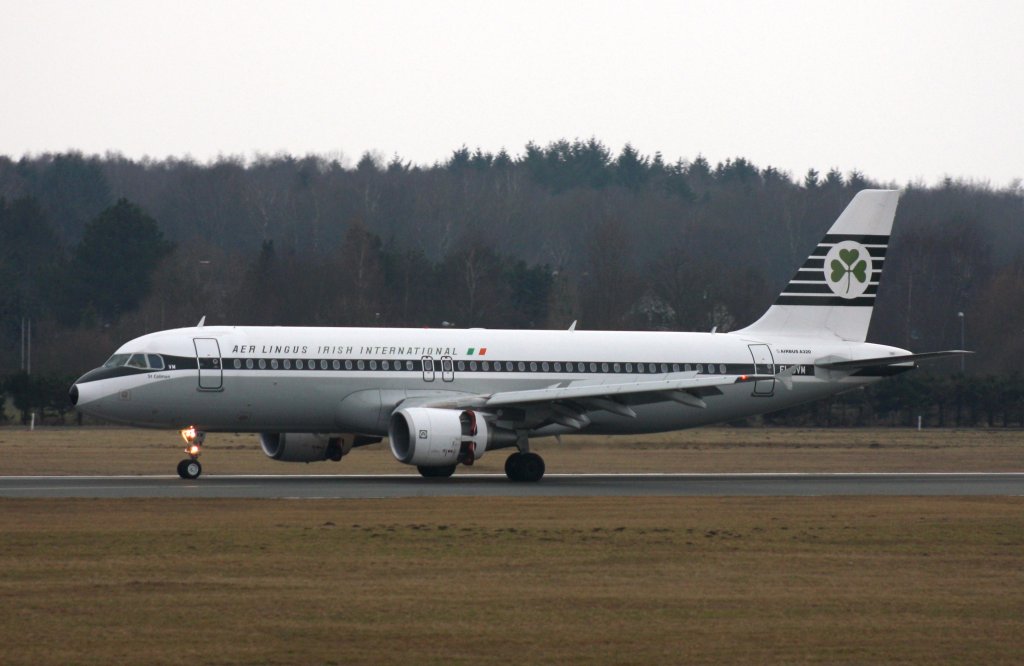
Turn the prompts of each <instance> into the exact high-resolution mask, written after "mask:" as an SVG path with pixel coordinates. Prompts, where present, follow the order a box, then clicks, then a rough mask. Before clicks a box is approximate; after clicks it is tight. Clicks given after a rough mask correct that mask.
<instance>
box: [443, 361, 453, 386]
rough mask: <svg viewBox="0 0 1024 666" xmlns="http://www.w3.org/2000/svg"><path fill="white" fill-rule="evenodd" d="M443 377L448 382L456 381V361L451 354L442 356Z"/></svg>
mask: <svg viewBox="0 0 1024 666" xmlns="http://www.w3.org/2000/svg"><path fill="white" fill-rule="evenodd" d="M441 379H443V380H444V381H446V382H454V381H455V361H453V360H452V357H451V356H442V357H441Z"/></svg>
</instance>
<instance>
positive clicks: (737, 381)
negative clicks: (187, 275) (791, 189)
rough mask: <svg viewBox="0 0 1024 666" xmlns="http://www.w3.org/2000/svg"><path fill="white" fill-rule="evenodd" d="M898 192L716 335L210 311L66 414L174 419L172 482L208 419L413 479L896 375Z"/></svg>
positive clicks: (275, 450) (160, 335)
mask: <svg viewBox="0 0 1024 666" xmlns="http://www.w3.org/2000/svg"><path fill="white" fill-rule="evenodd" d="M899 195H900V193H899V191H898V190H863V191H861V192H858V193H857V194H856V195H855V196H854V198H853V199H852V200H851V201H850V203H849V204H848V205H847V207H846V208H845V209H844V210H843V212H842V213H841V214H840V216H839V218H838V219H837V220H836V221H835V223H834V224H833V225H832V227H831V228H830V229H829V231H828V233H827V234H826V235H825V237H824V238H823V239H822V241H821V242H820V243H819V244H818V245H817V247H815V248H814V250H813V251H812V252H811V253H810V255H809V256H808V257H807V260H806V261H804V262H803V264H802V265H801V266H800V267H799V269H798V270H797V272H796V274H795V275H794V276H793V279H792V280H790V282H789V283H788V284H787V285H786V286H785V288H784V289H783V290H782V293H781V294H780V295H779V296H778V298H777V299H776V300H775V302H774V303H773V304H772V305H771V306H770V307H769V308H768V310H767V311H766V312H765V313H764V315H763V316H762V317H761V318H760V319H758V320H757V321H755V322H754V323H753V324H751V325H749V326H747V327H746V328H743V329H740V330H736V331H732V332H728V333H719V332H716V331H715V330H712V331H711V332H710V333H697V332H624V331H583V330H575V322H573V325H572V326H571V327H570V328H569V329H568V330H557V331H552V330H488V329H473V328H471V329H464V330H456V329H447V328H442V329H413V328H327V327H278V326H274V327H262V326H206V325H205V317H204V318H203V319H201V320H200V321H199V323H198V325H196V326H194V327H190V328H179V329H174V330H167V331H160V332H156V333H150V334H148V335H144V336H142V337H139V338H136V339H134V340H131V341H130V342H127V343H125V344H124V345H123V346H121V347H120V348H119V349H118V350H117V351H116V352H115V353H114V354H113V355H112V356H111V357H110V359H109V360H107V362H106V363H104V364H103V365H102V366H101V367H98V368H96V369H94V370H91V371H89V372H87V373H85V374H84V375H83V376H82V377H80V378H79V379H78V380H77V381H76V382H75V383H74V384H73V386H72V387H71V390H70V396H71V401H72V403H74V404H75V405H76V407H77V408H78V410H79V411H81V412H83V413H85V414H88V415H91V416H95V417H99V418H101V419H105V420H108V421H114V422H119V423H124V424H128V425H132V426H138V427H146V428H167V429H171V428H173V429H178V430H180V432H181V435H182V437H183V438H184V440H185V442H186V447H187V448H186V450H185V451H186V453H187V457H186V458H184V459H183V460H181V462H180V463H179V464H178V474H179V475H180V476H181V477H182V478H184V479H196V478H198V477H199V475H200V473H201V471H202V466H201V465H200V463H199V460H198V458H199V455H200V453H201V449H202V445H203V443H204V439H205V435H206V433H208V432H247V433H249V432H251V433H258V434H259V439H260V445H261V448H262V450H263V453H265V454H266V455H267V456H269V457H270V458H272V459H274V460H278V461H282V462H316V461H325V460H333V461H339V460H341V459H342V458H343V457H344V456H346V455H348V454H349V453H350V452H351V451H352V450H353V449H355V448H358V447H361V446H365V445H368V444H373V443H376V442H380V441H381V440H382V439H383V438H384V437H385V436H386V437H388V439H389V443H390V449H391V453H392V454H393V455H394V457H395V459H397V460H398V461H399V462H401V463H405V464H407V465H415V466H416V468H417V470H418V471H419V473H420V474H421V475H422V476H424V477H428V478H429V477H433V478H444V477H449V476H451V475H452V474H453V473H454V472H455V470H456V468H457V466H458V465H463V466H471V465H473V463H474V462H475V461H476V460H479V459H480V458H481V457H482V456H483V455H484V454H485V453H486V452H488V451H492V450H500V449H505V448H507V449H513V451H512V452H511V455H509V456H508V458H507V459H506V462H505V473H506V475H507V476H508V478H509V479H510V480H512V481H525V482H533V481H539V480H540V479H541V478H542V477H543V476H544V472H545V465H544V460H543V459H542V458H541V457H540V456H539V455H537V453H535V452H532V451H530V440H531V439H534V438H538V437H548V436H561V435H565V434H573V433H582V434H637V433H651V432H664V431H672V430H680V429H684V428H691V427H695V426H702V425H706V424H711V423H719V422H723V421H730V420H734V419H740V418H743V417H748V416H753V415H757V414H763V413H766V412H771V411H775V410H779V409H784V408H786V407H791V406H793V405H797V404H800V403H804V402H808V401H812V400H817V399H820V398H824V397H827V396H830V395H834V394H837V393H841V392H844V391H849V390H851V389H855V388H858V387H862V386H865V385H868V384H871V383H873V382H877V381H879V380H880V379H882V378H884V377H888V376H891V375H895V374H899V373H902V372H906V371H908V370H911V369H913V368H915V367H917V362H918V361H921V360H926V359H932V358H938V357H944V356H951V355H958V354H964V353H969V352H965V351H963V350H949V351H938V352H929V353H923V354H913V353H911V352H910V351H907V350H905V349H900V348H898V347H891V346H886V345H880V344H872V343H868V342H865V339H866V337H867V332H868V326H869V324H870V322H871V314H872V311H873V308H874V303H875V296H876V294H877V291H878V285H879V281H880V278H881V276H882V272H883V269H884V267H885V255H886V250H887V248H888V244H889V236H890V232H891V229H892V223H893V218H894V216H895V213H896V205H897V202H898V200H899Z"/></svg>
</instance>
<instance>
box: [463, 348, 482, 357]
mask: <svg viewBox="0 0 1024 666" xmlns="http://www.w3.org/2000/svg"><path fill="white" fill-rule="evenodd" d="M486 353H487V347H481V348H480V349H477V348H476V347H470V348H469V349H468V350H466V356H483V355H484V354H486Z"/></svg>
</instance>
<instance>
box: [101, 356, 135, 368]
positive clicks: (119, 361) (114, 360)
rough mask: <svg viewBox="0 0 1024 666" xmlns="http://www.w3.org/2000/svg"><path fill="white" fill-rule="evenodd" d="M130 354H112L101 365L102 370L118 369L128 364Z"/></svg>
mask: <svg viewBox="0 0 1024 666" xmlns="http://www.w3.org/2000/svg"><path fill="white" fill-rule="evenodd" d="M129 356H131V354H114V355H113V356H111V357H110V359H109V360H108V361H107V362H106V363H104V364H103V367H104V368H120V367H121V366H122V365H124V364H125V363H127V362H128V357H129Z"/></svg>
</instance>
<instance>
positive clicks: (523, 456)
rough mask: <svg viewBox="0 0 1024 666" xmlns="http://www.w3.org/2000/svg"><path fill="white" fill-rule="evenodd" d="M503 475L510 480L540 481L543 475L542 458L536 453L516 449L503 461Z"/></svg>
mask: <svg viewBox="0 0 1024 666" xmlns="http://www.w3.org/2000/svg"><path fill="white" fill-rule="evenodd" d="M505 475H506V476H507V477H508V478H509V480H510V481H540V480H541V477H543V476H544V459H543V458H541V457H540V456H538V455H537V454H536V453H530V452H528V451H523V452H518V451H517V452H516V453H513V454H512V455H510V456H509V457H508V459H507V460H506V461H505Z"/></svg>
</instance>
